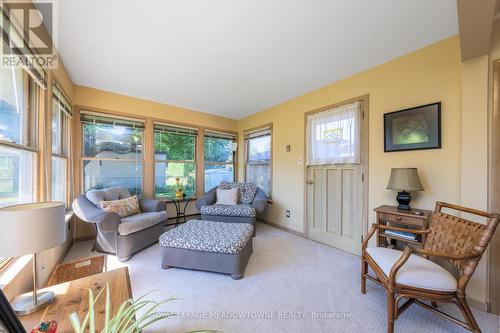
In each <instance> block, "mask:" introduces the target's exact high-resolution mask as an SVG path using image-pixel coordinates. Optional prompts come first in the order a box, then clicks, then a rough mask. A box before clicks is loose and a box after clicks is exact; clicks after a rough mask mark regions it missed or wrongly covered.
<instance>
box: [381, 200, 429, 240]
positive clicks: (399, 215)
mask: <svg viewBox="0 0 500 333" xmlns="http://www.w3.org/2000/svg"><path fill="white" fill-rule="evenodd" d="M374 211H375V212H376V213H377V223H378V224H380V225H390V226H394V227H401V228H407V229H415V230H425V229H427V228H428V226H429V218H430V216H431V214H432V211H430V210H425V209H412V210H399V209H398V208H397V207H396V206H387V205H384V206H380V207H377V208H375V209H374ZM391 239H394V240H396V241H401V242H405V243H406V244H411V245H417V246H422V244H423V243H424V242H425V235H421V236H420V235H419V236H417V238H416V239H415V240H412V239H407V238H404V237H399V236H396V235H388V234H386V233H385V232H383V231H382V232H381V231H377V246H384V244H389V242H390V240H391Z"/></svg>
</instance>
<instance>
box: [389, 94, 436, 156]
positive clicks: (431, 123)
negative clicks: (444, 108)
mask: <svg viewBox="0 0 500 333" xmlns="http://www.w3.org/2000/svg"><path fill="white" fill-rule="evenodd" d="M440 148H441V102H436V103H431V104H426V105H421V106H417V107H413V108H409V109H404V110H399V111H394V112H389V113H385V114H384V152H396V151H408V150H422V149H440Z"/></svg>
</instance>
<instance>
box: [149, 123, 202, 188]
mask: <svg viewBox="0 0 500 333" xmlns="http://www.w3.org/2000/svg"><path fill="white" fill-rule="evenodd" d="M197 135H198V131H197V129H195V128H189V127H179V126H172V125H163V124H155V126H154V142H155V143H154V144H155V196H156V197H172V196H175V190H174V188H173V187H174V184H175V183H176V178H179V179H180V181H181V183H182V184H183V185H184V193H185V194H186V195H187V196H194V195H196V137H197Z"/></svg>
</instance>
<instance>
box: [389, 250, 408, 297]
mask: <svg viewBox="0 0 500 333" xmlns="http://www.w3.org/2000/svg"><path fill="white" fill-rule="evenodd" d="M411 253H412V248H411V247H409V246H407V247H406V248H405V249H404V251H403V254H402V255H401V257H399V259H398V260H396V262H395V263H394V265H393V266H392V268H391V271H390V273H389V276H388V277H389V279H388V281H387V288H388V289H389V291H394V289H395V285H396V274H397V273H398V271H399V269H400V268H401V267H403V265H404V264H405V263H406V262H407V261H408V259H410V255H411Z"/></svg>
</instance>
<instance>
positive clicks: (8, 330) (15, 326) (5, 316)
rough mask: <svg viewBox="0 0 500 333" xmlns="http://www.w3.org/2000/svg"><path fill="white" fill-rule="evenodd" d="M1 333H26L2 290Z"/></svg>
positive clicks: (0, 291) (0, 305)
mask: <svg viewBox="0 0 500 333" xmlns="http://www.w3.org/2000/svg"><path fill="white" fill-rule="evenodd" d="M0 333H26V330H25V329H24V327H23V325H22V324H21V322H20V321H19V318H18V317H17V315H16V313H15V312H14V310H13V309H12V307H11V306H10V303H9V301H8V300H7V298H6V297H5V295H4V293H3V291H2V290H0Z"/></svg>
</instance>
